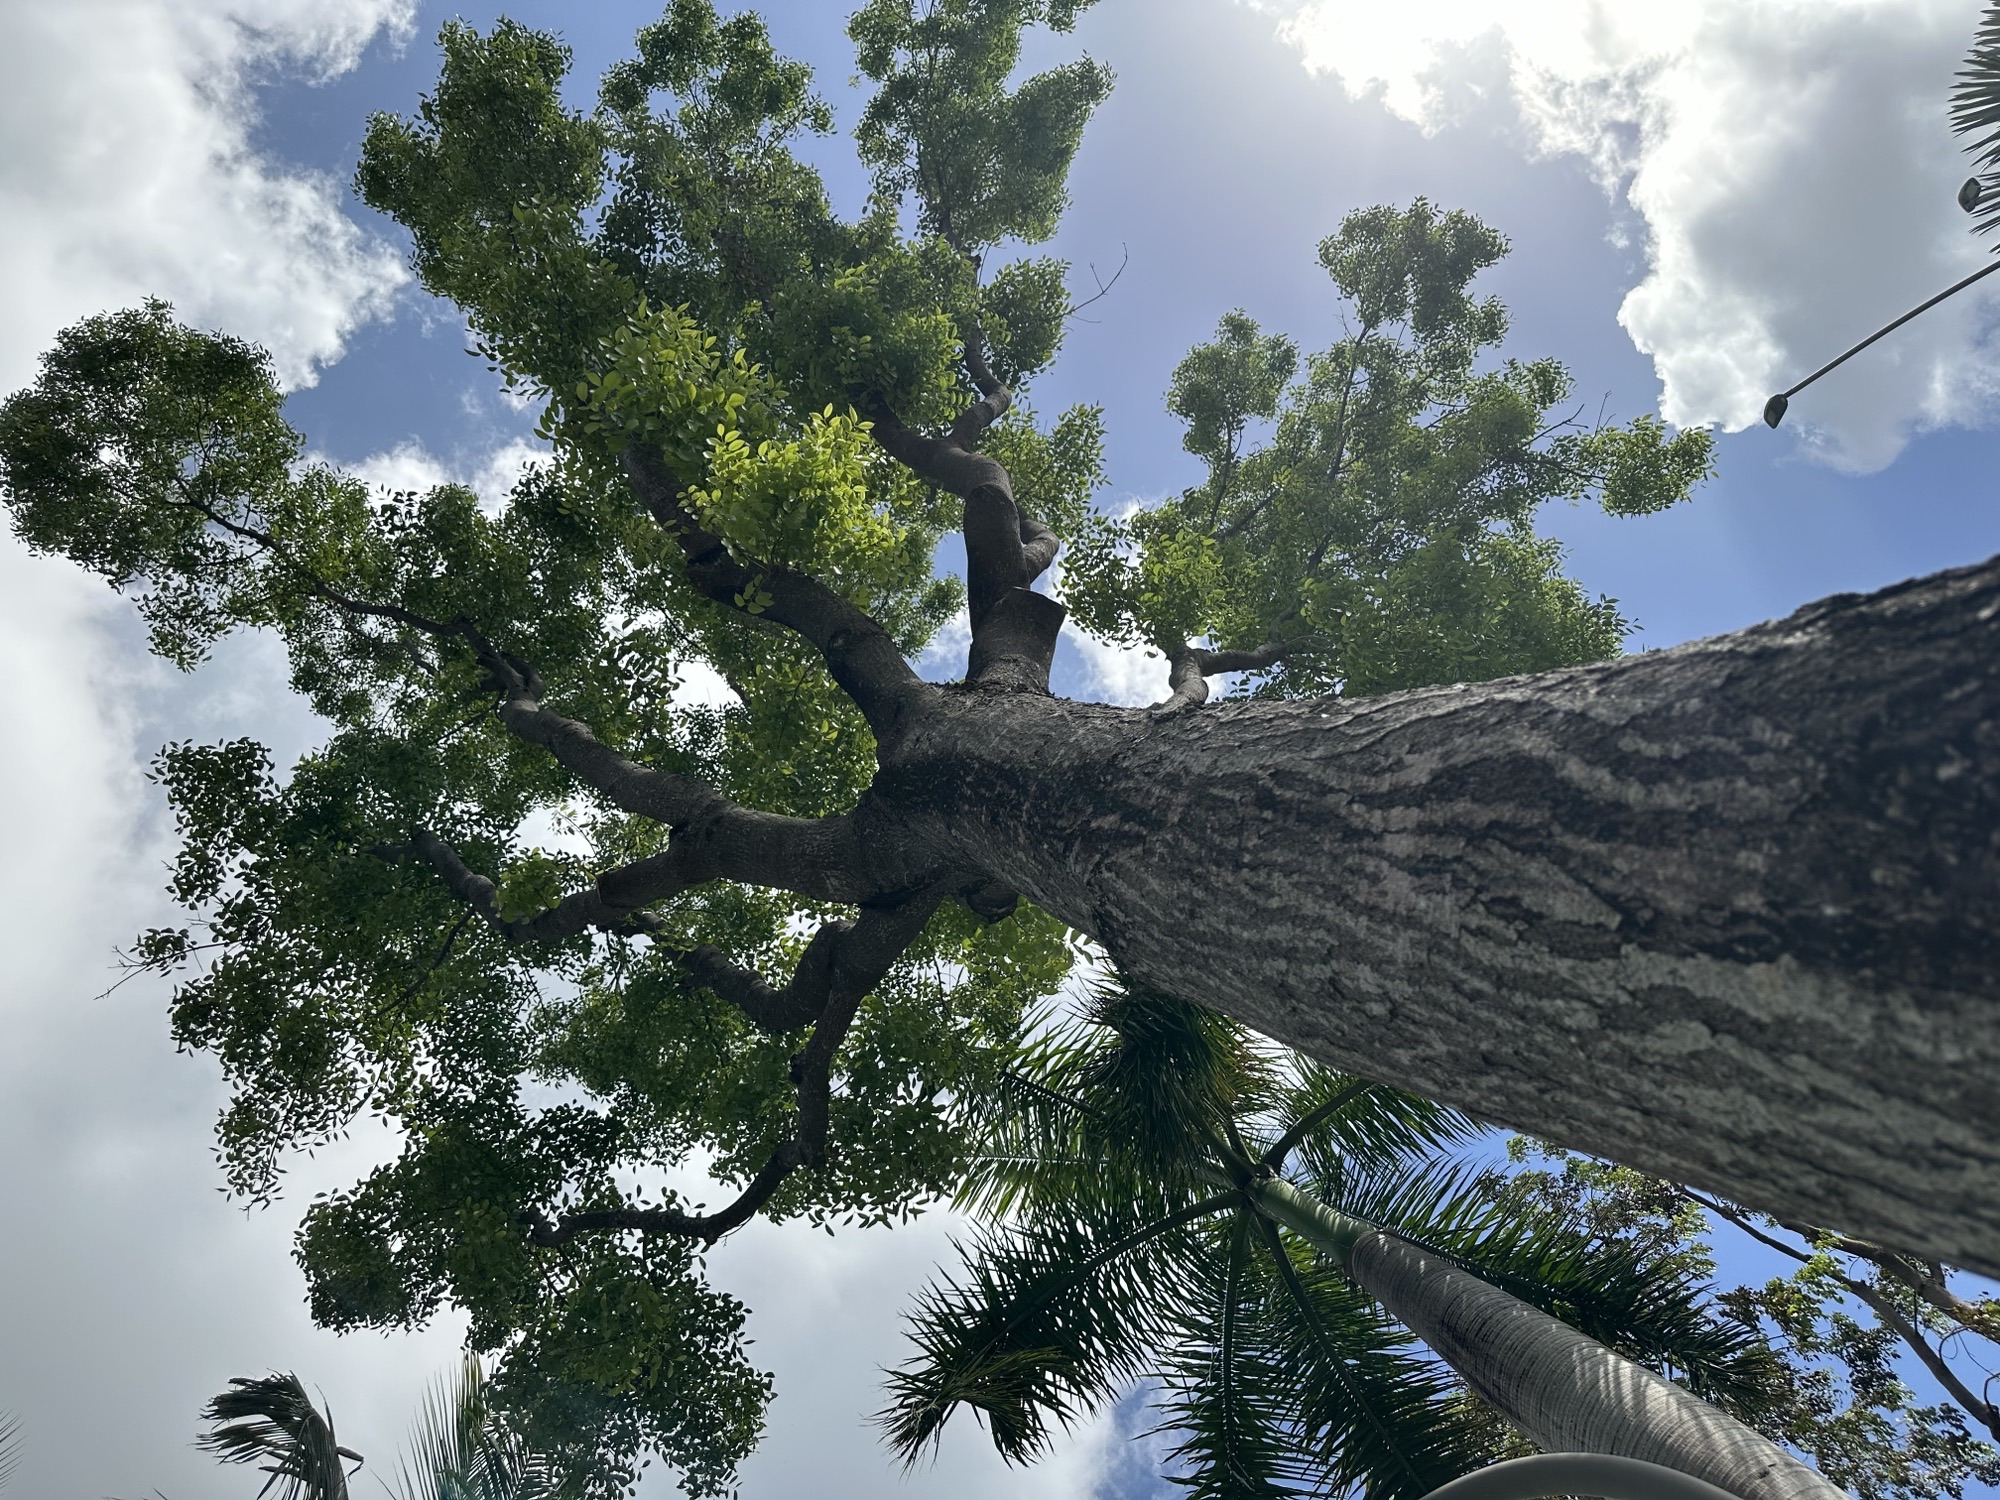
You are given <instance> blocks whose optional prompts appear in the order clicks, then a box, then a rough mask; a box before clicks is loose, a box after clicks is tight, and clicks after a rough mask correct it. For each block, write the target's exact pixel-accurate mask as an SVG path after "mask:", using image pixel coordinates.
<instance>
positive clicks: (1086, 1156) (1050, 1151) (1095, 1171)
mask: <svg viewBox="0 0 2000 1500" xmlns="http://www.w3.org/2000/svg"><path fill="white" fill-rule="evenodd" d="M1064 1058H1065V1054H1064V1053H1062V1052H1061V1051H1058V1050H1055V1049H1053V1048H1048V1047H1038V1048H1035V1049H1031V1050H1030V1051H1029V1052H1028V1053H1027V1054H1026V1055H1024V1056H1023V1057H1022V1058H1021V1059H1020V1060H1019V1061H1018V1063H1017V1065H1016V1066H1015V1067H1014V1068H1012V1069H1010V1070H1009V1071H1008V1072H1006V1073H1004V1074H1002V1075H1001V1077H1000V1078H999V1079H997V1080H996V1081H995V1083H994V1084H993V1085H992V1086H991V1088H989V1089H987V1090H985V1091H983V1092H982V1093H981V1094H980V1095H979V1096H978V1097H976V1098H969V1099H967V1100H965V1101H964V1102H963V1103H962V1105H961V1112H962V1114H963V1117H964V1119H965V1123H966V1129H967V1134H968V1136H969V1137H970V1138H971V1140H972V1141H973V1143H974V1144H973V1148H972V1154H971V1156H970V1158H969V1159H968V1161H967V1165H966V1169H965V1173H964V1176H963V1177H962V1178H961V1180H960V1182H959V1186H958V1191H957V1192H956V1193H955V1194H954V1196H953V1204H954V1206H955V1207H958V1208H960V1209H963V1210H965V1211H967V1212H969V1213H973V1214H978V1215H981V1216H983V1217H987V1218H1004V1217H1006V1216H1008V1215H1010V1214H1015V1213H1028V1214H1031V1213H1033V1212H1034V1210H1035V1208H1036V1206H1037V1205H1039V1204H1045V1203H1050V1202H1061V1203H1071V1204H1081V1203H1082V1202H1083V1201H1085V1200H1087V1199H1089V1198H1091V1197H1096V1198H1098V1199H1100V1200H1103V1201H1118V1200H1120V1199H1123V1200H1126V1201H1129V1200H1130V1198H1131V1197H1132V1196H1134V1195H1135V1194H1139V1193H1142V1192H1143V1191H1144V1188H1145V1181H1146V1179H1145V1178H1144V1177H1143V1176H1141V1175H1140V1174H1139V1173H1137V1172H1136V1171H1135V1170H1134V1169H1133V1166H1132V1164H1131V1163H1130V1162H1129V1161H1127V1160H1125V1159H1123V1158H1122V1155H1121V1153H1119V1152H1117V1151H1116V1150H1114V1149H1112V1147H1111V1145H1110V1144H1109V1142H1108V1141H1107V1139H1106V1137H1107V1132H1106V1130H1105V1129H1104V1127H1103V1125H1102V1122H1101V1121H1099V1120H1098V1119H1097V1118H1096V1117H1095V1116H1094V1115H1093V1114H1092V1112H1091V1110H1090V1109H1089V1107H1088V1106H1087V1105H1085V1104H1083V1103H1082V1102H1081V1101H1080V1100H1078V1099H1076V1098H1074V1097H1072V1096H1071V1095H1069V1094H1068V1093H1066V1092H1064V1091H1063V1089H1062V1087H1061V1086H1060V1085H1061V1084H1062V1083H1064V1082H1073V1080H1068V1079H1063V1078H1062V1077H1061V1076H1060V1075H1061V1073H1062V1071H1063V1067H1062V1064H1063V1061H1064Z"/></svg>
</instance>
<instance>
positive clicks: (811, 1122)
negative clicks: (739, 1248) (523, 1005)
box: [521, 883, 945, 1245]
mask: <svg viewBox="0 0 2000 1500" xmlns="http://www.w3.org/2000/svg"><path fill="white" fill-rule="evenodd" d="M944 896H945V885H944V884H943V883H939V884H936V885H933V886H932V887H930V888H929V889H928V890H925V891H923V892H922V893H920V894H918V895H916V896H914V897H912V898H910V899H909V900H906V901H903V902H901V903H899V904H897V905H894V906H874V907H865V908H863V909H862V912H861V914H860V916H859V917H857V918H856V919H854V920H853V921H851V922H846V921H843V922H829V923H827V924H825V925H824V926H822V927H821V928H820V930H819V931H818V932H816V933H814V934H813V937H812V940H811V941H810V942H809V943H807V944H806V951H805V952H804V954H802V955H801V956H800V959H799V963H798V967H797V968H796V969H795V970H794V972H793V975H792V979H791V982H790V983H788V984H787V985H786V986H785V988H784V989H783V990H774V989H772V988H771V986H770V985H768V984H766V983H764V981H762V980H760V979H757V978H756V976H755V975H753V974H750V972H749V971H748V970H746V969H743V968H740V967H739V966H737V965H736V964H734V963H731V962H730V961H729V960H728V959H727V958H726V957H725V956H723V955H721V954H720V952H719V950H715V949H702V948H697V949H695V950H694V951H693V952H692V953H690V954H687V955H684V957H683V962H684V963H687V962H690V961H692V962H691V967H692V968H693V969H694V970H695V972H696V973H697V976H698V977H700V978H702V982H704V983H707V984H709V985H710V987H711V988H713V989H715V990H716V992H717V993H718V994H719V995H721V996H722V997H723V998H724V999H726V1000H729V1001H731V1002H732V1003H735V1004H738V1005H743V1006H744V1013H745V1014H746V1015H748V1016H749V1017H750V1019H751V1021H752V1023H753V1024H755V1025H757V1026H759V1027H760V1028H762V1029H764V1030H791V1029H793V1028H794V1026H796V1025H798V1024H803V1023H802V1022H799V1021H793V1020H792V1018H793V1017H794V1016H799V1015H803V1017H804V1019H805V1020H811V1019H813V1018H814V1017H815V1016H816V1017H817V1018H818V1019H817V1024H816V1025H814V1027H813V1032H812V1036H811V1037H810V1038H809V1039H808V1040H807V1042H806V1045H805V1047H804V1048H803V1049H802V1050H801V1051H800V1052H799V1053H798V1055H797V1056H795V1057H794V1058H793V1059H792V1080H793V1083H794V1084H795V1086H796V1088H797V1099H798V1109H797V1113H796V1114H795V1115H794V1116H793V1119H792V1131H791V1134H790V1135H788V1136H787V1137H786V1138H785V1139H784V1140H782V1141H780V1142H778V1144H777V1146H776V1147H774V1148H773V1149H772V1152H771V1155H770V1156H769V1157H768V1158H767V1159H766V1160H765V1162H764V1165H763V1166H762V1167H761V1168H760V1169H759V1170H758V1172H757V1175H756V1176H755V1177H753V1178H752V1179H751V1180H750V1183H749V1185H748V1186H746V1187H745V1188H744V1189H743V1191H742V1193H741V1194H739V1195H738V1196H737V1198H736V1199H735V1201H734V1202H732V1203H731V1204H730V1205H729V1206H728V1207H727V1208H724V1209H722V1210H721V1211H719V1212H717V1213H713V1214H686V1213H682V1212H680V1211H679V1210H678V1209H671V1208H658V1209H630V1208H626V1209H592V1210H584V1211H580V1212H577V1213H571V1214H564V1215H563V1216H562V1217H561V1218H560V1219H557V1220H554V1221H551V1220H550V1219H548V1218H547V1217H546V1216H545V1215H543V1214H541V1213H540V1212H538V1211H536V1210H533V1209H530V1210H527V1211H526V1212H524V1213H523V1214H522V1216H521V1217H522V1222H523V1223H525V1224H527V1225H528V1227H529V1237H530V1238H531V1239H532V1240H533V1241H534V1242H535V1243H536V1244H538V1245H561V1244H565V1243H567V1242H568V1241H569V1240H571V1239H573V1238H575V1237H576V1236H577V1235H578V1234H581V1233H584V1232H586V1231H590V1230H605V1229H613V1230H618V1229H636V1230H638V1231H640V1232H641V1233H642V1234H670V1235H679V1236H682V1237H685V1238H691V1239H699V1240H703V1241H705V1242H706V1243H708V1244H711V1245H712V1244H714V1243H715V1242H716V1241H717V1240H719V1239H720V1238H722V1236H723V1235H725V1234H727V1233H729V1231H730V1230H732V1229H735V1228H737V1227H739V1226H740V1225H742V1224H744V1223H746V1222H748V1221H749V1219H750V1218H751V1216H752V1215H754V1214H755V1213H756V1212H757V1210H758V1209H760V1208H762V1207H763V1206H764V1205H765V1204H766V1203H768V1202H769V1201H770V1199H771V1197H772V1195H773V1194H775V1193H776V1192H777V1191H778V1189H779V1187H780V1186H782V1185H783V1183H784V1181H785V1179H786V1178H787V1177H788V1176H790V1175H791V1173H792V1172H793V1171H795V1170H796V1169H797V1168H799V1167H817V1166H819V1165H820V1164H821V1163H822V1162H824V1161H825V1159H826V1133H827V1124H828V1115H829V1109H830V1106H831V1102H832V1093H833V1082H832V1079H833V1060H834V1057H835V1056H836V1054H837V1053H838V1052H839V1051H840V1045H841V1043H842V1042H844V1041H845V1040H846V1039H847V1033H848V1029H849V1028H850V1027H851V1026H853V1024H854V1017H855V1014H856V1012H858V1011H859V1010H860V1008H861V1002H862V1001H863V1000H864V999H866V998H867V996H868V994H869V992H870V991H872V990H873V989H874V988H875V987H876V985H878V984H880V983H881V982H882V980H883V979H884V978H885V977H886V976H887V975H888V973H889V970H890V969H891V968H892V967H893V966H894V965H895V962H896V960H897V959H899V958H901V957H902V956H903V953H904V952H905V951H906V950H907V949H908V948H909V946H910V944H911V943H912V942H914V941H915V940H916V938H917V935H918V934H919V933H921V932H922V931H923V929H924V924H925V923H926V922H928V921H929V920H930V918H931V913H932V912H934V911H936V910H937V908H938V903H939V902H940V901H942V900H943V899H944ZM711 974H712V975H713V976H714V978H712V979H711V978H709V977H708V976H709V975H711ZM718 980H719V981H720V983H717V982H716V981H718ZM745 1000H748V1001H749V1002H750V1003H749V1004H748V1005H745V1004H744V1001H745ZM753 1007H754V1008H753ZM760 1017H761V1019H760ZM767 1021H769V1022H790V1023H791V1024H785V1025H767V1024H766V1022H767Z"/></svg>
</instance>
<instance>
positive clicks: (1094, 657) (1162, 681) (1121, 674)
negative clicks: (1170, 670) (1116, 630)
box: [1063, 625, 1167, 706]
mask: <svg viewBox="0 0 2000 1500" xmlns="http://www.w3.org/2000/svg"><path fill="white" fill-rule="evenodd" d="M1063 634H1064V635H1066V636H1067V637H1068V638H1069V639H1070V641H1071V642H1072V643H1073V644H1074V645H1075V646H1076V649H1077V654H1078V655H1079V656H1081V657H1082V658H1083V671H1084V692H1085V694H1086V695H1087V696H1089V697H1090V698H1092V699H1093V700H1095V701H1097V702H1101V703H1123V704H1128V705H1132V706H1137V705H1140V704H1146V703H1158V702H1159V701H1160V700H1161V699H1162V698H1164V697H1166V696H1167V664H1166V662H1165V660H1164V659H1162V657H1161V656H1160V654H1159V653H1158V652H1156V651H1149V650H1147V649H1145V648H1144V647H1142V646H1115V645H1109V644H1107V643H1105V642H1103V641H1100V640H1097V639H1095V638H1094V637H1091V636H1087V635H1085V634H1084V633H1083V632H1082V631H1081V630H1078V629H1076V628H1075V627H1074V626H1070V625H1065V626H1063Z"/></svg>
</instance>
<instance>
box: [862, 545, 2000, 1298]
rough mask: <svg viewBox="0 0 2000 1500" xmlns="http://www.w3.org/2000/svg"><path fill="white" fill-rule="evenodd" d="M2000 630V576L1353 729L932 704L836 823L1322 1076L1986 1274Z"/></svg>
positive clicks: (1344, 722)
mask: <svg viewBox="0 0 2000 1500" xmlns="http://www.w3.org/2000/svg"><path fill="white" fill-rule="evenodd" d="M1996 620H2000V560H1996V561H1993V562H1988V563H1985V564H1982V565H1979V566H1977V567H1972V568H1966V569H1960V570H1956V571H1953V572H1949V573H1943V574H1938V575H1936V576H1934V577H1931V578H1927V579H1922V580H1918V581H1916V582H1913V583H1908V584H1903V585H1900V586H1898V587H1895V588H1891V589H1887V590H1884V591H1882V592H1881V593H1878V594H1874V595H1870V596H1867V597H1861V596H1855V595H1842V596H1837V597H1835V598H1832V599H1828V600H1824V601H1822V602H1820V603H1818V604H1815V605H1811V606H1809V607H1807V608H1806V609H1803V610H1801V611H1799V612H1798V613H1797V614H1795V615H1793V616H1791V617H1790V618H1789V619H1786V620H1783V621H1779V622H1776V623H1773V624H1767V625H1761V626H1757V627H1755V628H1753V629H1750V630H1745V631H1740V632H1737V633H1735V634H1732V635H1727V636H1719V637H1716V638H1714V639H1711V640H1705V641H1697V642H1694V643H1691V644H1689V645H1686V646H1681V647H1677V648H1675V649H1673V650H1669V651H1659V652H1649V653H1645V654H1642V655H1637V656H1631V657H1626V658H1623V659H1620V660H1617V661H1612V662H1606V663H1602V664H1598V665H1593V666H1587V667H1580V668H1572V669H1567V670H1564V671H1558V672H1550V673H1543V674H1540V675H1537V676H1533V677H1520V678H1510V679H1504V680H1501V681H1498V682H1490V683H1483V684H1478V685H1471V686H1456V687H1445V688H1435V689H1425V690H1420V691H1415V692H1406V693H1398V694H1389V695H1384V696H1382V697H1378V698H1370V699H1366V700H1361V701H1354V702H1348V701H1341V700H1317V701H1293V702H1275V701H1264V700H1253V701H1247V702H1236V703H1226V704H1222V705H1217V706H1211V707H1208V708H1204V709H1201V710H1198V711H1194V712H1189V713H1185V714H1181V715H1177V716H1170V717H1162V716H1151V715H1148V714H1147V713H1146V712H1145V711H1144V710H1127V709H1119V708H1113V707H1108V706H1103V705H1088V704H1079V703H1070V702H1060V701H1057V700H1053V699H1050V698H1047V697H1044V696H1039V695H1036V694H1032V693H1022V692H1011V693H980V692H976V691H974V692H947V693H944V694H941V695H940V696H939V698H938V699H937V700H936V701H935V703H934V704H933V706H932V707H931V708H930V709H929V710H928V711H927V712H925V713H924V714H922V715H921V716H920V717H919V719H918V722H916V723H915V724H914V725H913V726H912V727H911V728H910V730H909V731H908V733H907V734H906V735H905V736H904V737H903V739H902V740H901V742H900V743H899V744H898V746H897V747H896V751H895V753H894V754H893V755H892V756H891V757H890V758H889V759H888V760H887V761H886V763H885V765H884V767H883V770H882V773H881V775H880V776H879V777H878V780H877V783H876V787H875V789H874V790H873V791H871V793H870V794H869V797H868V799H867V800H866V801H865V802H864V805H863V807H862V808H861V809H860V810H859V812H858V817H859V818H860V819H861V820H862V822H863V824H864V826H866V825H872V826H874V827H875V828H877V829H879V830H880V833H881V835H883V836H889V837H893V838H894V839H895V840H896V841H897V842H899V843H902V844H903V845H904V847H905V848H908V849H910V850H911V852H912V853H913V854H914V853H915V852H916V851H917V850H919V849H920V850H922V851H923V854H922V857H923V858H927V859H932V860H935V861H937V862H939V863H940V864H943V865H948V866H951V867H953V868H963V869H973V870H979V871H983V872H984V873H985V874H986V875H987V876H989V877H990V878H991V879H993V880H994V881H996V882H999V883H1001V884H1004V885H1005V886H1007V887H1009V888H1011V889H1013V890H1017V891H1020V892H1022V893H1023V894H1025V895H1026V896H1028V897H1029V898H1031V899H1032V900H1034V901H1035V902H1037V903H1038V904H1040V905H1041V906H1043V907H1044V908H1045V909H1046V910H1048V911H1050V912H1051V913H1053V914H1054V915H1056V916H1057V917H1059V918H1061V919H1063V920H1064V921H1066V922H1068V923H1070V924H1071V925H1073V926H1075V927H1077V928H1078V929H1080V930H1082V931H1083V932H1086V933H1088V934H1089V935H1091V936H1092V937H1093V938H1095V939H1096V940H1097V941H1098V942H1100V943H1101V944H1102V945H1103V946H1104V948H1105V949H1106V951H1107V952H1108V953H1109V954H1110V955H1111V957H1112V958H1113V959H1114V960H1115V961H1116V962H1118V963H1119V964H1120V966H1121V967H1123V968H1125V969H1126V970H1127V971H1129V972H1130V973H1131V974H1133V975H1134V976H1135V977H1136V978H1137V979H1139V980H1140V981H1141V982H1143V983H1146V984H1149V985H1153V986H1155V987H1157V988H1160V989H1163V990H1166V991H1168V992H1170V993H1174V994H1178V995H1181V996H1183V997H1185V998H1187V999H1190V1000H1194V1001H1198V1002H1200V1003H1204V1004H1208V1005H1211V1006H1214V1007H1215V1008H1217V1009H1219V1010H1222V1011H1225V1012H1227V1013H1229V1014H1231V1015H1233V1016H1235V1017H1237V1018H1238V1019H1240V1020H1242V1021H1244V1022H1246V1023H1248V1024H1250V1025H1252V1026H1255V1027H1257V1028H1258V1029H1260V1030H1262V1031H1264V1032H1266V1033H1268V1034H1270V1035H1271V1036H1274V1037H1277V1038H1278V1039H1280V1040H1282V1041H1284V1042H1286V1043H1288V1044H1290V1045H1292V1046H1294V1047H1298V1048H1300V1049H1302V1050H1303V1051H1305V1052H1307V1053H1309V1054H1311V1055H1313V1056H1316V1057H1318V1058H1321V1059H1323V1060H1324V1061H1326V1062H1328V1063H1330V1064H1333V1065H1335V1066H1338V1067H1340V1068H1343V1069H1347V1070H1349V1071H1352V1072H1356V1073H1359V1074H1362V1075H1364V1076H1367V1077H1371V1078H1375V1079H1379V1080H1381V1081H1384V1082H1388V1083H1393V1084H1397V1085H1401V1086H1403V1087H1406V1088H1409V1089H1413V1090H1415V1091H1417V1092H1419V1093H1422V1094H1426V1095H1429V1096H1431V1097H1433V1098H1437V1099H1440V1100H1444V1101H1447V1102H1449V1103H1452V1104H1455V1105H1457V1106H1459V1107H1461V1108H1463V1109H1465V1110H1468V1111H1469V1112H1471V1113H1473V1114H1474V1115H1477V1116H1479V1117H1481V1118H1484V1119H1487V1120H1490V1121H1493V1122H1496V1123H1499V1124H1504V1125H1509V1126H1513V1127H1516V1128H1519V1129H1522V1130H1527V1131H1531V1132H1533V1133H1535V1134H1537V1135H1539V1136H1542V1137H1544V1138H1547V1139H1549V1140H1552V1141H1555V1142H1558V1143H1560V1144H1563V1145H1566V1146H1571V1147H1575V1148H1578V1149H1582V1150H1586V1151H1592V1152H1596V1153H1599V1154H1601V1155H1604V1156H1608V1157H1611V1158H1613V1159H1615V1160H1618V1161H1621V1162H1624V1163H1626V1164H1628V1165H1631V1166H1633V1167H1637V1168H1640V1169H1642V1170H1645V1171H1648V1172H1651V1173H1654V1174H1656V1175H1659V1176H1662V1177H1666V1178H1669V1179H1671V1180H1673V1181H1677V1182H1687V1183H1692V1184H1696V1185H1699V1186H1702V1187H1706V1188H1709V1189H1712V1190H1714V1191H1716V1192H1719V1193H1721V1194H1723V1195H1724V1196H1727V1197H1729V1198H1732V1199H1734V1200H1736V1201H1738V1202H1742V1203H1746V1204H1749V1205H1752V1206H1754V1207H1756V1208H1759V1209H1761V1210H1764V1211H1767V1212H1771V1213H1775V1214H1779V1215H1781V1216H1785V1217H1789V1218H1794V1219H1803V1220H1806V1221H1808V1222H1811V1223H1815V1224H1824V1225H1828V1226H1832V1227H1836V1228H1838V1229H1841V1230H1844V1231H1847V1232H1849V1233H1853V1234H1857V1235H1860V1236H1863V1237H1865V1238H1868V1239H1871V1240H1875V1241H1878V1242H1882V1243H1885V1244H1891V1245H1896V1246H1902V1247H1907V1248H1910V1249H1914V1250H1919V1251H1922V1252H1925V1253H1927V1254H1930V1255H1934V1256H1937V1257H1940V1258H1942V1259H1944V1260H1948V1261H1952V1262H1954V1263H1957V1264H1960V1265H1965V1266H1968V1267H1972V1268H1974V1269H1977V1270H1981V1271H1984V1272H1987V1273H1988V1274H2000V1067H1996V1064H2000V983H1996V977H1995V972H1994V959H1995V957H1996V954H2000V946H1996V940H2000V900H1996V896H2000V880H1996V876H2000V654H1996V651H1995V649H1994V648H1995V646H1996V644H2000V623H1996ZM891 830H893V833H892V832H891ZM865 836H866V835H865V834H864V837H865Z"/></svg>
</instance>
